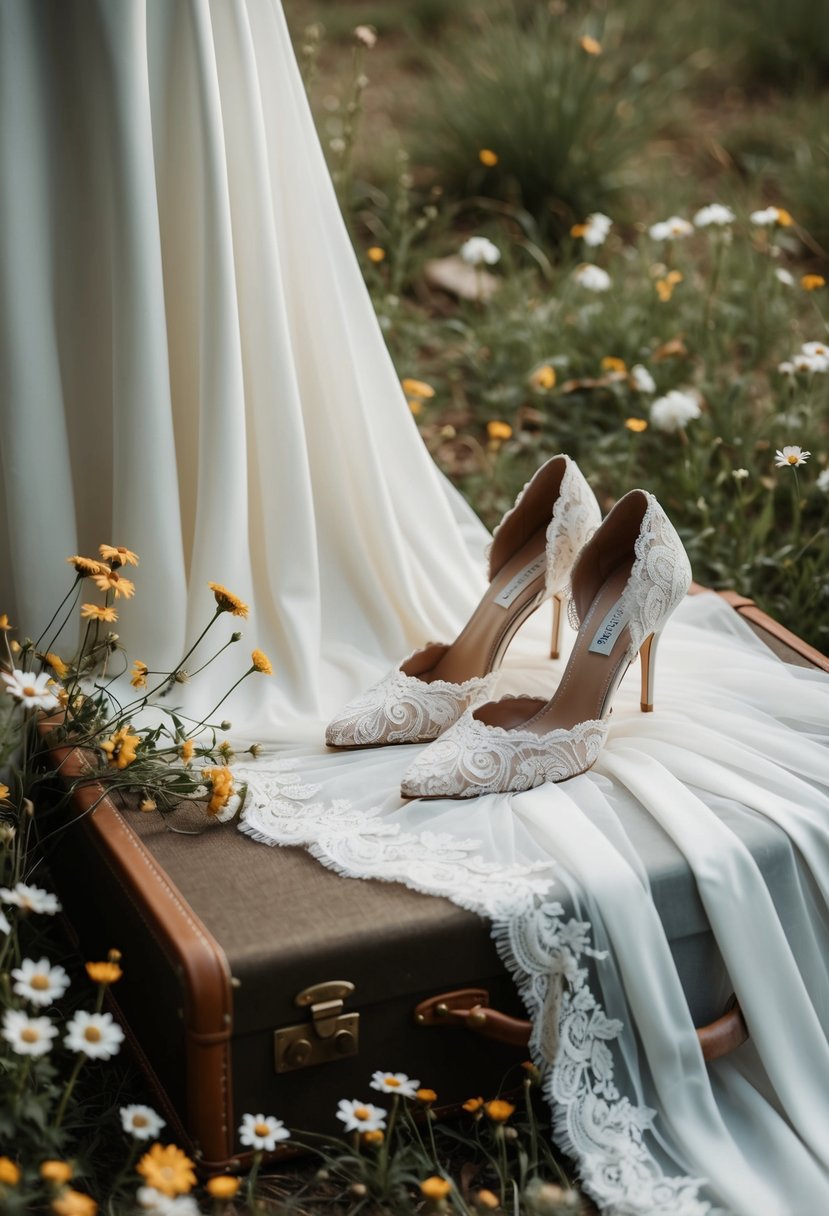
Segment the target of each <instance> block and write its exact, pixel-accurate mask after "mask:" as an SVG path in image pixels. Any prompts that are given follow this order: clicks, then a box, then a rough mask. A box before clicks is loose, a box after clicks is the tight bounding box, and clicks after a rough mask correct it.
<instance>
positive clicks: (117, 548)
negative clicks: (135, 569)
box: [98, 545, 138, 566]
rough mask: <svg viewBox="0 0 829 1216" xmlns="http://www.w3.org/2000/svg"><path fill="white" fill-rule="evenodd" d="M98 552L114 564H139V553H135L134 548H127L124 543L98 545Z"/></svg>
mask: <svg viewBox="0 0 829 1216" xmlns="http://www.w3.org/2000/svg"><path fill="white" fill-rule="evenodd" d="M98 552H99V553H100V555H101V557H103V558H104V560H105V561H108V562H112V564H113V566H125V565H127V564H129V565H130V566H137V565H138V554H137V553H133V551H132V549H125V548H124V546H123V545H98Z"/></svg>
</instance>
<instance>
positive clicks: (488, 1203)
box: [475, 1188, 501, 1212]
mask: <svg viewBox="0 0 829 1216" xmlns="http://www.w3.org/2000/svg"><path fill="white" fill-rule="evenodd" d="M500 1206H501V1201H500V1199H499V1198H498V1196H497V1195H493V1193H492V1191H488V1190H487V1189H486V1188H484V1189H483V1190H482V1191H478V1194H477V1195H476V1196H475V1207H476V1208H477V1209H478V1211H479V1212H494V1211H495V1209H496V1208H499V1207H500Z"/></svg>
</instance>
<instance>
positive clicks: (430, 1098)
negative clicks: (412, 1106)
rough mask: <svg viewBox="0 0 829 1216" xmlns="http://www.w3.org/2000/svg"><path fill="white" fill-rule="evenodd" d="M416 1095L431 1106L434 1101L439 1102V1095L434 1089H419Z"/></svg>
mask: <svg viewBox="0 0 829 1216" xmlns="http://www.w3.org/2000/svg"><path fill="white" fill-rule="evenodd" d="M415 1097H416V1098H417V1100H418V1102H420V1103H421V1105H423V1106H431V1105H432V1103H433V1102H437V1100H438V1096H437V1094H436V1093H435V1091H434V1090H433V1089H418V1090H416V1091H415Z"/></svg>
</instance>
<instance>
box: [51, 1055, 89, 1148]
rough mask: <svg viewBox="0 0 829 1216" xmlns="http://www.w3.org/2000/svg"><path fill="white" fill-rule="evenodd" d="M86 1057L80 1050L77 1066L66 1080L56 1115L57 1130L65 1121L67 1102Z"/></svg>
mask: <svg viewBox="0 0 829 1216" xmlns="http://www.w3.org/2000/svg"><path fill="white" fill-rule="evenodd" d="M84 1059H85V1057H84V1055H83V1053H82V1052H79V1053H78V1058H77V1060H76V1061H75V1067H74V1068H73V1069H72V1071H71V1073H70V1074H69V1080H68V1081H67V1082H66V1088H65V1089H64V1091H63V1095H62V1096H61V1100H60V1105H59V1106H58V1113H57V1114H56V1115H55V1131H57V1130H58V1128H59V1127H60V1125H61V1123H62V1122H63V1116H64V1115H65V1114H66V1106H67V1103H68V1102H69V1099H70V1097H71V1096H72V1090H73V1089H74V1088H75V1082H76V1081H77V1079H78V1077H79V1076H80V1071H81V1069H82V1068H83V1065H84Z"/></svg>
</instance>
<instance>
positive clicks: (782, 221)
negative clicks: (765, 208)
mask: <svg viewBox="0 0 829 1216" xmlns="http://www.w3.org/2000/svg"><path fill="white" fill-rule="evenodd" d="M775 211H776V212H777V216H776V219H775V222H776V223H777V224H779V225H780V227H781V228H791V226H792V224H793V223H794V219H793V218H792V215H791V212H789V211H787V210H786V208H785V207H775Z"/></svg>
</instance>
